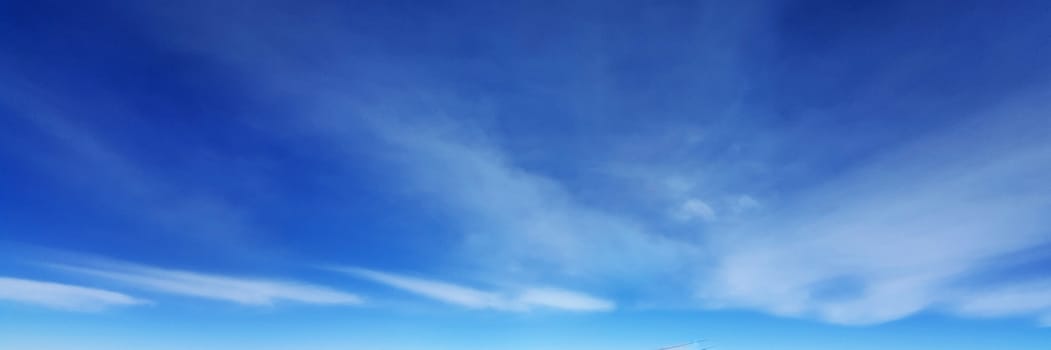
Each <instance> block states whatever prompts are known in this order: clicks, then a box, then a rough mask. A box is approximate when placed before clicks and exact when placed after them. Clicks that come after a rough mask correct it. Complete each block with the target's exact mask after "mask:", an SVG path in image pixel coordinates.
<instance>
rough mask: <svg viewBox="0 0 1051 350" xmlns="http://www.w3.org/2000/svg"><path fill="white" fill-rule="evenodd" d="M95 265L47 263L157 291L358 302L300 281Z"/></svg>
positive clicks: (255, 301)
mask: <svg viewBox="0 0 1051 350" xmlns="http://www.w3.org/2000/svg"><path fill="white" fill-rule="evenodd" d="M97 265H98V266H97V267H79V266H72V265H51V266H53V267H57V268H59V269H62V270H66V271H71V272H75V273H78V274H83V275H87V276H93V277H98V278H102V279H106V280H112V281H116V282H120V283H124V284H127V285H130V286H135V287H138V288H143V289H148V290H153V291H157V292H162V293H169V294H176V295H183V296H190V297H197V298H205V299H214V300H222V301H230V302H234V303H238V304H245V305H271V304H273V303H275V302H278V301H292V302H300V303H308V304H358V303H361V301H362V300H361V298H360V297H358V296H357V295H354V294H350V293H346V292H342V291H339V290H335V289H332V288H328V287H323V286H318V285H312V284H306V283H301V282H292V281H279V280H268V279H255V278H242V277H230V276H221V275H212V274H203V273H196V272H188V271H180V270H169V269H161V268H156V267H149V266H143V265H137V264H130V263H104V264H97Z"/></svg>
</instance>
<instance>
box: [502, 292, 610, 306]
mask: <svg viewBox="0 0 1051 350" xmlns="http://www.w3.org/2000/svg"><path fill="white" fill-rule="evenodd" d="M516 300H517V301H518V302H521V303H523V304H526V305H537V306H544V307H550V308H555V309H562V310H571V311H609V310H613V309H614V308H616V305H615V304H614V303H613V302H611V301H609V300H604V299H599V298H596V297H593V296H590V295H587V294H582V293H578V292H574V291H569V290H564V289H557V288H531V289H526V290H525V291H523V292H522V293H521V294H520V295H519V296H518V298H517V299H516Z"/></svg>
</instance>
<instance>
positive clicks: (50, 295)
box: [0, 277, 148, 311]
mask: <svg viewBox="0 0 1051 350" xmlns="http://www.w3.org/2000/svg"><path fill="white" fill-rule="evenodd" d="M0 300H11V301H15V302H20V303H27V304H34V305H41V306H46V307H50V308H54V309H60V310H69V311H100V310H103V309H106V308H110V307H114V306H129V305H140V304H145V303H148V302H147V301H145V300H142V299H137V298H133V297H131V296H128V295H125V294H122V293H117V292H112V291H108V290H104V289H96V288H88V287H81V286H75V285H69V284H61V283H53V282H43V281H34V280H27V279H20V278H11V277H0Z"/></svg>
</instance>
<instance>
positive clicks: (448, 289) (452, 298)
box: [334, 267, 616, 311]
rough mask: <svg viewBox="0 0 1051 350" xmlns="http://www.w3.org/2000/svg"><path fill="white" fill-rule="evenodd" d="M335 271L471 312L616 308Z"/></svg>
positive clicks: (538, 292) (581, 298)
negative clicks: (462, 307) (477, 310)
mask: <svg viewBox="0 0 1051 350" xmlns="http://www.w3.org/2000/svg"><path fill="white" fill-rule="evenodd" d="M334 270H336V271H340V272H344V273H348V274H351V275H354V276H358V277H362V278H365V279H369V280H372V281H375V282H379V283H382V284H385V285H388V286H391V287H394V288H397V289H401V290H404V291H407V292H410V293H413V294H417V295H420V296H424V297H427V298H430V299H434V300H438V301H441V302H445V303H448V304H453V305H459V306H464V307H468V308H473V309H493V310H501V311H528V310H532V309H535V308H547V309H556V310H565V311H611V310H613V309H614V308H615V307H616V305H615V304H614V303H613V302H612V301H608V300H604V299H600V298H597V297H593V296H590V295H587V294H583V293H580V292H574V291H570V290H565V289H558V288H550V287H541V288H526V289H524V290H521V291H519V292H518V293H498V292H489V291H482V290H478V289H474V288H470V287H465V286H461V285H457V284H453V283H448V282H442V281H435V280H429V279H422V278H416V277H409V276H403V275H397V274H392V273H387V272H380V271H374V270H368V269H361V268H347V267H342V268H334Z"/></svg>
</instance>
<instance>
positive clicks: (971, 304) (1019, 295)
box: [953, 280, 1051, 317]
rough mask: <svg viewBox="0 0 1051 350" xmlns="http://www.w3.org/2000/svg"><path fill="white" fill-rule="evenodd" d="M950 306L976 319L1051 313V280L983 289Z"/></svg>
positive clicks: (963, 297) (964, 296) (962, 297)
mask: <svg viewBox="0 0 1051 350" xmlns="http://www.w3.org/2000/svg"><path fill="white" fill-rule="evenodd" d="M953 307H954V309H955V311H956V312H958V313H960V314H963V315H969V316H977V317H998V316H1010V315H1027V314H1030V315H1031V314H1037V315H1038V316H1039V315H1044V314H1051V281H1049V280H1044V281H1036V282H1026V283H1022V284H1015V285H1007V286H999V287H995V288H984V290H980V291H976V292H971V293H970V294H967V295H963V296H961V298H959V300H958V301H957V302H956V303H954V305H953Z"/></svg>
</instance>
